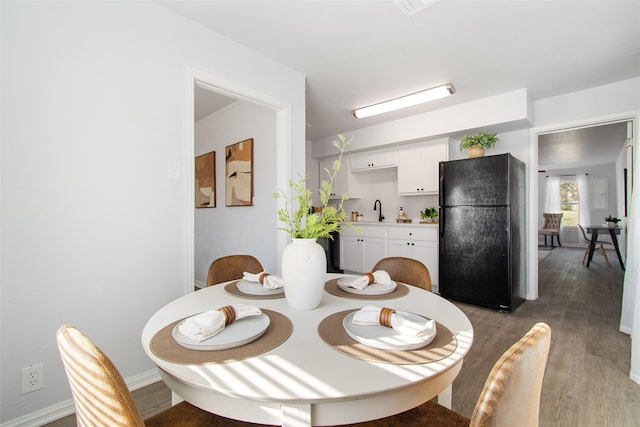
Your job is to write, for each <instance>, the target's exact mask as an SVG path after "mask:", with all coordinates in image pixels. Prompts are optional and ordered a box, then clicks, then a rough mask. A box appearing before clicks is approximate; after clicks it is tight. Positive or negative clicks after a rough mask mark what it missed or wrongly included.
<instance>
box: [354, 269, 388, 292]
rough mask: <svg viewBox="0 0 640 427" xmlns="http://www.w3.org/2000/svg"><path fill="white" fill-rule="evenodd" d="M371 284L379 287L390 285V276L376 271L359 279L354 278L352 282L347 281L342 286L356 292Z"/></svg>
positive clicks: (381, 271) (384, 272) (382, 271)
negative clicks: (353, 289)
mask: <svg viewBox="0 0 640 427" xmlns="http://www.w3.org/2000/svg"><path fill="white" fill-rule="evenodd" d="M371 283H377V284H379V285H390V284H391V283H393V282H392V280H391V276H389V273H387V272H386V271H384V270H377V271H374V272H373V273H365V274H363V275H362V276H360V277H356V278H355V279H353V280H349V281H348V282H345V283H344V286H349V287H351V288H355V289H358V290H360V291H361V290H363V289H364V288H366V287H367V286H369V285H370V284H371Z"/></svg>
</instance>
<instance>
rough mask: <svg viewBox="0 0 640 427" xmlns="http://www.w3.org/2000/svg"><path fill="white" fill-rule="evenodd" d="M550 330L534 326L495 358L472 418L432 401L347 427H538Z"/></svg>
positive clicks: (541, 326) (541, 324) (544, 325)
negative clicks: (395, 413) (495, 360)
mask: <svg viewBox="0 0 640 427" xmlns="http://www.w3.org/2000/svg"><path fill="white" fill-rule="evenodd" d="M550 345H551V328H549V326H548V325H547V324H545V323H537V324H535V325H534V326H533V328H531V330H529V332H527V333H526V334H525V335H524V336H523V337H522V338H521V339H520V340H518V342H516V343H515V344H514V345H512V346H511V347H510V348H509V349H508V350H507V351H506V352H505V353H504V354H503V355H502V356H501V357H500V359H498V361H497V362H496V364H495V365H493V369H492V370H491V372H490V373H489V377H488V378H487V381H486V382H485V384H484V388H483V389H482V392H481V393H480V397H479V398H478V401H477V403H476V406H475V409H474V411H473V414H472V415H471V419H468V418H466V417H464V416H462V415H460V414H458V413H456V412H454V411H452V410H450V409H447V408H445V407H444V406H442V405H439V404H437V403H435V402H434V401H431V400H430V401H428V402H427V403H425V404H423V405H421V406H418V407H417V408H414V409H411V410H409V411H406V412H402V413H400V414H397V415H394V416H391V417H387V418H381V419H379V420H373V421H367V422H364V423H358V424H349V427H374V426H375V427H383V426H384V427H395V426H398V427H405V426H420V427H431V426H433V427H436V426H438V427H462V426H471V427H513V426H518V427H538V420H539V416H540V394H541V391H542V380H543V378H544V371H545V368H546V365H547V357H548V355H549V347H550Z"/></svg>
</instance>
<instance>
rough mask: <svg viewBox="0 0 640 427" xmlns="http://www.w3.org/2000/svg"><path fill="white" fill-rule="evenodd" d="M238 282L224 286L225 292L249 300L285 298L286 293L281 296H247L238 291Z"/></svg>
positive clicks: (280, 294)
mask: <svg viewBox="0 0 640 427" xmlns="http://www.w3.org/2000/svg"><path fill="white" fill-rule="evenodd" d="M237 285H238V281H235V282H231V283H228V284H226V285H224V290H225V291H227V292H229V293H230V294H233V295H235V296H237V297H241V298H247V299H275V298H284V292H282V293H279V294H272V295H253V294H245V293H244V292H241V291H240V290H239V289H238V286H237Z"/></svg>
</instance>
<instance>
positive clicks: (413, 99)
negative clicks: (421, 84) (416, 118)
mask: <svg viewBox="0 0 640 427" xmlns="http://www.w3.org/2000/svg"><path fill="white" fill-rule="evenodd" d="M454 93H456V89H455V88H454V87H453V85H452V84H450V83H447V84H445V85H442V86H438V87H434V88H431V89H427V90H423V91H421V92H416V93H412V94H411V95H406V96H402V97H400V98H396V99H392V100H390V101H385V102H381V103H379V104H374V105H370V106H368V107H364V108H358V109H357V110H353V115H354V116H355V117H356V118H357V119H363V118H365V117H369V116H375V115H376V114H382V113H388V112H389V111H395V110H399V109H401V108H406V107H413V106H414V105H418V104H423V103H425V102H429V101H433V100H436V99H440V98H444V97H445V96H449V95H453V94H454Z"/></svg>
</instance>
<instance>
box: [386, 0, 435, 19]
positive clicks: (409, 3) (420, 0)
mask: <svg viewBox="0 0 640 427" xmlns="http://www.w3.org/2000/svg"><path fill="white" fill-rule="evenodd" d="M439 1H440V0H393V3H394V4H395V5H396V6H398V8H399V9H400V10H401V11H402V12H403V13H404V14H405V15H407V16H412V15H415V14H416V13H418V12H420V11H423V10H425V9H426V8H428V7H429V6H433V5H434V4H436V3H438V2H439Z"/></svg>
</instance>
